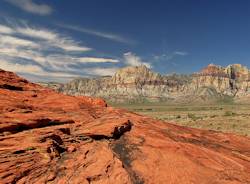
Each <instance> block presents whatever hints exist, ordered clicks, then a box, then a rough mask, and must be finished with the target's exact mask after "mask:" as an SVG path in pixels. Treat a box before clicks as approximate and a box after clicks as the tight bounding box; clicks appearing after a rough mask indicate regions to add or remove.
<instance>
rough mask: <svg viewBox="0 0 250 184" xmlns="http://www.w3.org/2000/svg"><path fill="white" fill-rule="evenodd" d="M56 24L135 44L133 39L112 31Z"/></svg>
mask: <svg viewBox="0 0 250 184" xmlns="http://www.w3.org/2000/svg"><path fill="white" fill-rule="evenodd" d="M58 26H60V27H63V28H66V29H70V30H73V31H78V32H81V33H86V34H89V35H94V36H97V37H101V38H105V39H109V40H112V41H116V42H121V43H126V44H135V43H136V42H135V41H133V40H131V39H129V38H124V37H122V36H120V35H117V34H114V33H105V32H100V31H96V30H92V29H87V28H84V27H79V26H72V25H65V24H58Z"/></svg>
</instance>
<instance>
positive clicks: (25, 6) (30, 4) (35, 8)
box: [5, 0, 53, 15]
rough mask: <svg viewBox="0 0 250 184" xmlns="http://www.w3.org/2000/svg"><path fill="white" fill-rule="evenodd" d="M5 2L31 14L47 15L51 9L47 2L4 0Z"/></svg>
mask: <svg viewBox="0 0 250 184" xmlns="http://www.w3.org/2000/svg"><path fill="white" fill-rule="evenodd" d="M5 1H6V2H8V3H10V4H12V5H14V6H16V7H18V8H20V9H22V10H24V11H26V12H29V13H33V14H38V15H49V14H51V13H52V11H53V9H52V8H51V7H50V6H49V5H47V4H41V3H35V2H34V0H5Z"/></svg>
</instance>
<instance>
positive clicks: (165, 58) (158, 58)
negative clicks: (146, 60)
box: [153, 51, 189, 61]
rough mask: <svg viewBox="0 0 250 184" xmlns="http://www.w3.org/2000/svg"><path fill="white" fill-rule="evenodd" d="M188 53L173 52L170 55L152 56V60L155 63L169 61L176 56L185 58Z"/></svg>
mask: <svg viewBox="0 0 250 184" xmlns="http://www.w3.org/2000/svg"><path fill="white" fill-rule="evenodd" d="M188 54H189V53H188V52H185V51H175V52H170V53H164V54H160V55H154V56H153V59H154V60H155V61H170V60H173V59H174V58H176V57H178V56H187V55H188Z"/></svg>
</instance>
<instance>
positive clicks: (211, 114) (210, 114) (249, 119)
mask: <svg viewBox="0 0 250 184" xmlns="http://www.w3.org/2000/svg"><path fill="white" fill-rule="evenodd" d="M112 105H113V106H116V107H119V108H125V109H128V110H130V111H134V112H137V113H139V114H143V115H147V116H151V117H154V118H157V119H161V120H164V121H167V122H170V123H173V124H178V125H183V126H188V127H194V128H200V129H209V130H216V131H222V132H231V133H236V134H240V135H244V136H250V105H190V106H189V105H176V106H175V105H174V106H173V105H166V104H160V103H159V104H112Z"/></svg>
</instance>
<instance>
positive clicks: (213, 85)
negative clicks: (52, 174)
mask: <svg viewBox="0 0 250 184" xmlns="http://www.w3.org/2000/svg"><path fill="white" fill-rule="evenodd" d="M249 73H250V72H249V70H248V69H247V68H246V67H244V66H242V65H240V64H234V65H229V66H227V67H225V68H224V67H221V66H216V65H213V64H210V65H208V66H207V67H206V68H204V69H203V70H202V71H201V72H198V73H195V74H193V75H177V74H174V75H167V76H163V75H160V74H157V73H155V72H153V71H151V70H150V69H148V68H147V67H145V66H139V67H126V68H122V69H120V70H118V71H117V72H116V74H115V75H114V76H112V77H100V78H95V79H88V78H84V79H75V80H73V81H71V82H69V83H68V84H65V85H63V86H60V87H59V88H58V90H59V91H60V92H63V93H65V94H70V95H76V96H78V95H87V96H95V97H102V98H104V99H106V100H107V101H113V102H128V101H129V102H135V101H137V102H144V101H167V102H174V103H177V102H178V103H191V102H199V103H200V102H208V103H209V102H217V101H228V100H233V99H235V100H236V99H237V100H239V99H242V98H246V97H247V96H249V94H250V74H249Z"/></svg>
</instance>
